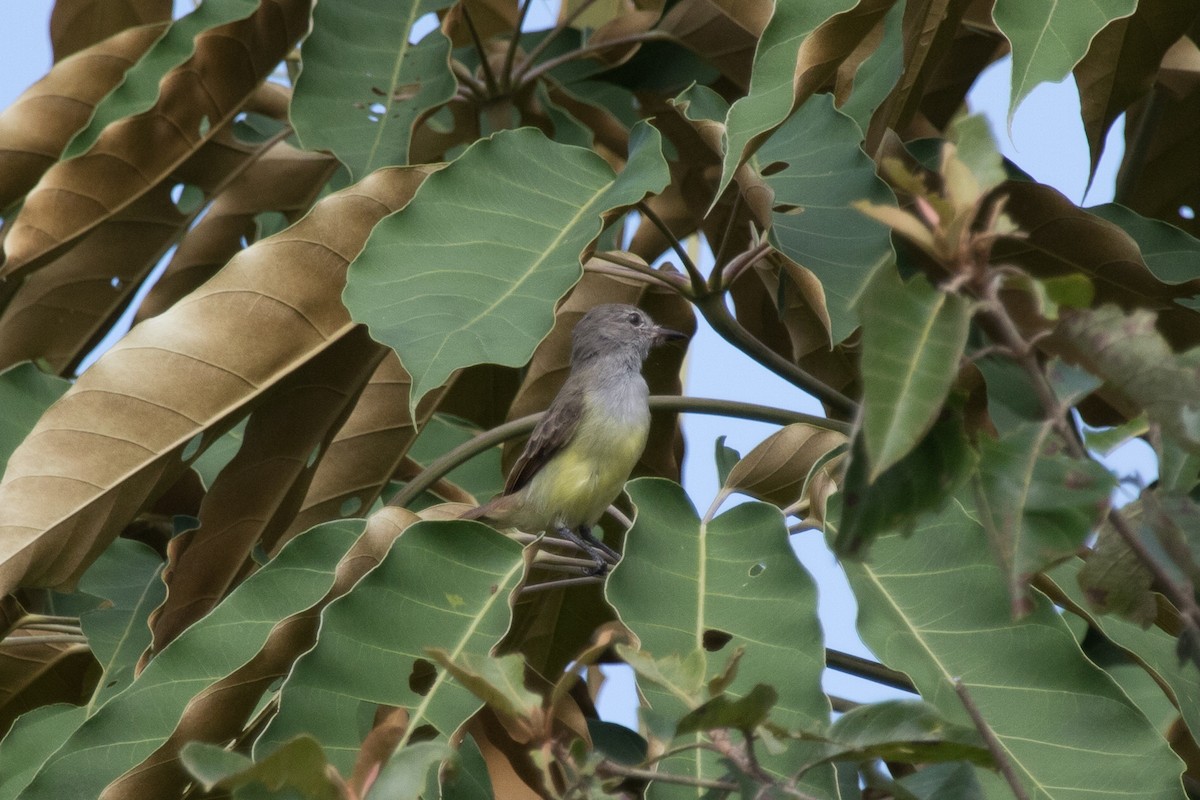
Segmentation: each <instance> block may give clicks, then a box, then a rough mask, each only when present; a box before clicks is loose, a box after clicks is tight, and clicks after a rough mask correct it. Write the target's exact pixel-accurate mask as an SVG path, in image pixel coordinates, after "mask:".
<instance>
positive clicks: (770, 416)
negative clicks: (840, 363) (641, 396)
mask: <svg viewBox="0 0 1200 800" xmlns="http://www.w3.org/2000/svg"><path fill="white" fill-rule="evenodd" d="M650 410H651V411H683V412H688V413H692V414H712V415H715V416H722V417H738V418H740V419H751V420H756V421H758V422H770V423H773V424H776V425H790V424H792V423H794V422H807V423H809V424H810V425H816V426H818V427H822V428H827V429H829V430H833V431H840V432H842V433H847V432H849V430H850V426H849V425H847V424H846V423H844V422H839V421H837V420H832V419H826V418H825V417H818V416H814V415H812V414H803V413H801V412H799V411H789V410H787V409H783V408H774V407H772V406H762V405H757V404H755V403H742V402H739V401H737V400H717V399H713V398H706V397H679V396H677V395H655V396H654V397H651V398H650ZM544 414H545V412H540V413H537V414H530V415H529V416H527V417H521V418H520V419H514V420H512V421H511V422H506V423H504V424H503V425H497V426H496V427H495V428H492V429H491V430H489V431H484V432H483V433H481V434H479V435H478V436H475V437H474V438H472V439H470V440H469V441H466V442H463V443H462V444H460V445H459V446H458V447H455V448H454V449H453V450H451V451H449V452H448V453H446V454H445V455H443V456H441V457H440V458H436V459H434V460H433V461H432V462H430V463H429V465H428V466H427V467H425V469H424V470H422V471H421V472H420V473H419V474H418V475H417V476H416V477H414V478H413V479H412V480H411V481H409V482H408V484H406V485H405V486H404V488H403V489H401V490H400V491H399V492H397V493H396V494H395V496H393V497H392V499H391V500H389V501H388V505H390V506H401V507H404V506H407V505H408V504H409V503H411V502H412V501H413V500H415V499H416V498H418V497H419V496H420V495H421V493H422V492H424V491H425V490H426V489H428V488H429V487H431V486H433V485H434V484H435V483H437V482H438V481H439V480H440V479H441V478H443V477H445V476H446V474H447V473H449V472H450V471H451V470H452V469H454V468H455V467H457V466H459V465H460V464H464V463H466V462H467V461H470V460H471V459H472V458H474V457H475V456H477V455H479V454H480V453H482V452H484V451H485V450H488V449H489V448H492V447H495V446H496V445H498V444H504V443H505V442H507V441H509V440H511V439H516V438H518V437H520V436H524V435H526V434H528V433H530V432H531V431H532V430H533V428H534V426H535V425H537V423H538V421H539V420H540V419H541V418H542V416H543V415H544Z"/></svg>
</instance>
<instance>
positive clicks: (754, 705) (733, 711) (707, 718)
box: [675, 683, 779, 736]
mask: <svg viewBox="0 0 1200 800" xmlns="http://www.w3.org/2000/svg"><path fill="white" fill-rule="evenodd" d="M778 697H779V695H778V693H777V692H776V691H775V689H773V688H772V687H770V686H767V685H766V684H762V683H759V684H755V686H754V687H753V688H752V689H751V690H750V691H749V692H747V693H746V694H745V695H743V696H742V697H738V698H735V699H730V698H729V697H727V696H726V695H723V694H721V695H717V696H716V697H714V698H713V699H711V700H709V701H708V702H707V703H704V704H703V705H701V706H699V707H698V708H696V709H694V710H692V711H690V712H688V713H687V714H685V715H684V717H683V718H682V719H680V720H679V724H678V725H677V726H675V734H676V735H677V736H683V735H685V734H688V733H701V732H703V731H708V730H712V729H713V728H733V729H734V730H738V731H744V732H746V733H751V732H753V731H754V729H755V728H757V727H758V726H759V725H761V724H763V722H765V721H766V719H767V715H768V714H770V713H771V708H772V707H773V706H774V705H775V701H776V700H777V699H778Z"/></svg>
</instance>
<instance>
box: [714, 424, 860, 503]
mask: <svg viewBox="0 0 1200 800" xmlns="http://www.w3.org/2000/svg"><path fill="white" fill-rule="evenodd" d="M848 441H849V440H848V439H847V438H846V435H845V434H843V433H839V432H837V431H831V430H828V429H826V428H818V427H817V426H815V425H809V424H807V423H803V422H798V423H795V424H793V425H788V426H786V427H784V428H781V429H780V430H778V431H776V432H775V433H773V434H771V435H770V436H768V437H767V438H766V439H764V440H763V441H762V442H760V443H759V444H757V445H756V446H755V447H754V449H753V450H751V451H750V452H749V453H747V454H746V456H745V457H744V458H743V459H742V460H741V461H739V462H737V463H736V464H734V466H733V469H731V470H730V471H729V476H728V477H727V478H726V479H725V489H726V490H728V491H734V492H740V493H742V494H748V495H750V496H751V497H755V498H757V499H759V500H764V501H766V502H768V503H774V504H775V505H777V506H779V507H780V508H787V507H788V506H791V505H794V504H795V503H797V502H798V501H800V500H801V499H802V497H803V496H804V495H805V494H808V495H809V496H811V491H812V489H813V488H814V487H813V486H812V481H811V480H810V478H815V473H813V468H814V467H815V466H816V465H817V464H818V463H820V462H821V460H822V459H823V458H825V457H826V456H827V455H828V454H829V453H830V452H831V451H833V450H834V449H835V448H838V447H842V446H844V445H845V444H846V443H847V442H848ZM806 484H808V485H807V486H806ZM806 489H807V490H808V492H806V491H805V490H806ZM814 505H815V504H814Z"/></svg>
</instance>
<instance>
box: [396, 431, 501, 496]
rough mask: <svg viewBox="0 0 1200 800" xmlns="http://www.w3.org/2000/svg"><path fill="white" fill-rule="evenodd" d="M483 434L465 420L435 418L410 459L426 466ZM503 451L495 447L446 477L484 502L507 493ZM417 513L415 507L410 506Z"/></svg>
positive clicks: (414, 445)
mask: <svg viewBox="0 0 1200 800" xmlns="http://www.w3.org/2000/svg"><path fill="white" fill-rule="evenodd" d="M482 432H483V431H482V430H481V429H480V428H478V427H477V426H475V425H472V424H471V423H469V422H466V421H464V420H460V419H456V418H454V417H450V416H448V415H446V414H434V415H433V416H432V417H430V418H429V421H428V422H426V423H425V426H424V427H422V428H421V432H420V433H419V434H417V438H416V440H415V441H414V442H413V443H412V447H410V448H409V449H408V457H409V458H411V459H412V460H413V461H415V462H417V463H418V464H421V465H423V466H428V465H429V464H430V463H431V462H432V461H433V460H434V459H435V458H439V457H441V456H444V455H445V454H446V453H449V452H450V451H451V450H453V449H454V448H455V447H458V446H459V445H460V444H463V443H465V442H468V441H470V440H471V439H472V438H474V437H475V436H476V435H477V434H480V433H482ZM501 455H502V451H501V448H500V447H493V448H490V449H488V450H485V451H484V452H482V453H480V454H479V455H477V456H475V457H474V458H472V459H471V460H470V461H468V462H467V463H465V464H460V465H459V466H457V467H455V468H454V469H452V470H450V472H448V473H447V474H446V479H447V480H449V481H453V482H454V483H455V484H457V485H458V486H461V487H462V488H464V489H466V490H467V491H468V492H470V493H471V494H473V495H475V496H476V497H478V498H480V499H486V498H489V497H492V496H493V495H497V494H499V493H500V492H501V490H503V489H504V472H503V471H502V470H501V462H500V459H501ZM410 508H413V509H414V510H416V508H415V507H414V506H410Z"/></svg>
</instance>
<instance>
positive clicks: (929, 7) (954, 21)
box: [866, 0, 971, 153]
mask: <svg viewBox="0 0 1200 800" xmlns="http://www.w3.org/2000/svg"><path fill="white" fill-rule="evenodd" d="M970 2H971V0H918V2H913V3H908V4H906V5H905V7H904V28H903V30H904V71H903V72H902V73H901V75H900V79H899V80H898V81H896V85H895V87H894V88H893V89H892V91H891V92H890V93H889V94H888V96H887V99H886V100H884V101H883V102H882V103H880V104H879V107H878V108H877V109H876V110H875V114H874V115H873V116H872V117H871V124H870V126H869V127H868V130H867V144H866V151H867V152H868V153H873V152H875V148H876V147H878V145H879V142H880V141H881V140H882V138H883V134H884V132H885V131H887V130H889V129H890V130H895V131H898V132H900V133H901V135H902V136H903V134H904V133H905V132H906V129H907V127H908V124H909V123H910V122H911V121H912V119H913V117H914V116H915V114H916V112H917V109H918V108H919V107H920V105H921V99H922V97H923V96H924V94H925V87H926V84H927V83H928V82H929V81H930V79H931V76H932V75H933V74H934V72H935V71H936V70H937V68H938V64H939V62H940V61H941V60H942V58H943V57H944V56H945V55H946V53H947V52H948V51H949V49H950V46H951V44H952V43H953V41H954V35H955V31H956V30H958V28H959V22H960V21H961V19H962V17H963V14H964V13H965V12H966V10H967V6H968V5H969V4H970ZM905 138H907V137H905Z"/></svg>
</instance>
